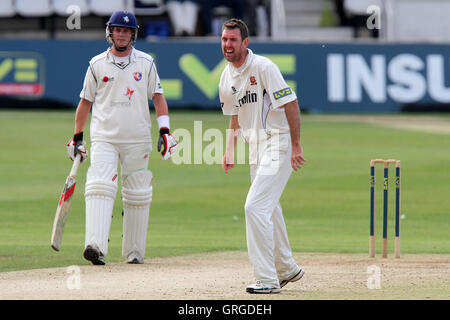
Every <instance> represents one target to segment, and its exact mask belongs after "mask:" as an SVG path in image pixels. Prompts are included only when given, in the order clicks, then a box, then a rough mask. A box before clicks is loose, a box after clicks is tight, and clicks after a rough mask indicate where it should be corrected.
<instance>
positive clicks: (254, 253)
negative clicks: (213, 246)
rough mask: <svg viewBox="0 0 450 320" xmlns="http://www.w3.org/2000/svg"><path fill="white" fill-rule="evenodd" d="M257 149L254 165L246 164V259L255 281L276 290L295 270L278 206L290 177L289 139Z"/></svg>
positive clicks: (276, 139)
mask: <svg viewBox="0 0 450 320" xmlns="http://www.w3.org/2000/svg"><path fill="white" fill-rule="evenodd" d="M251 147H252V146H251ZM253 147H255V146H253ZM258 148H259V150H258V154H259V157H258V161H257V163H254V164H252V163H251V164H250V175H251V181H252V185H251V187H250V190H249V192H248V195H247V200H246V202H245V218H246V231H247V248H248V255H249V258H250V262H251V264H252V266H253V270H254V276H255V279H256V280H257V281H261V283H262V284H265V285H272V286H276V287H278V286H279V279H286V278H287V277H288V276H290V275H291V274H292V273H293V272H295V271H296V270H298V266H297V264H296V263H295V261H294V258H293V256H292V250H291V247H290V245H289V240H288V235H287V231H286V224H285V222H284V218H283V213H282V210H281V206H280V203H279V201H280V197H281V194H282V193H283V190H284V187H285V186H286V183H287V181H288V180H289V177H290V175H291V173H292V167H291V161H290V157H291V150H292V146H291V140H290V135H289V134H280V135H276V136H272V137H271V138H269V139H268V140H267V143H266V144H265V145H261V144H259V145H258Z"/></svg>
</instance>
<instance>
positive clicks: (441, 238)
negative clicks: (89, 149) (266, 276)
mask: <svg viewBox="0 0 450 320" xmlns="http://www.w3.org/2000/svg"><path fill="white" fill-rule="evenodd" d="M153 115H154V113H153ZM393 117H395V116H393ZM442 117H443V118H444V119H446V120H449V121H450V117H449V116H448V115H445V116H442ZM194 120H202V121H203V123H202V126H203V132H204V131H205V130H206V129H208V128H218V129H220V130H222V131H224V130H225V128H227V125H228V123H227V122H228V120H227V117H224V116H222V115H221V114H220V113H219V112H217V113H213V112H194V111H192V112H173V113H172V115H171V126H172V127H173V128H186V129H188V130H190V131H191V132H193V123H194ZM154 123H155V121H154ZM449 123H450V122H449ZM73 125H74V113H73V112H32V111H24V112H11V111H0V146H1V152H0V164H1V165H0V271H11V270H19V269H33V268H43V267H56V266H67V265H73V264H76V265H83V264H88V262H87V261H85V260H84V259H83V258H82V252H83V247H84V222H85V218H84V197H83V193H84V183H85V181H86V180H85V179H86V171H87V168H88V166H87V165H86V164H84V165H82V166H81V167H80V169H79V173H78V177H77V180H78V184H77V189H76V191H75V195H74V197H73V199H72V207H71V211H70V215H69V217H68V221H67V225H66V230H65V234H64V239H63V244H62V250H61V252H55V251H53V250H52V249H51V248H50V235H51V229H52V223H53V218H54V214H55V209H56V206H57V202H58V196H59V194H60V192H61V188H62V186H63V183H64V180H65V178H66V176H67V174H68V172H69V170H70V166H71V162H70V160H68V158H67V155H66V150H65V144H66V143H67V140H68V139H69V138H70V137H71V135H72V133H73ZM86 136H87V137H88V136H89V135H88V134H87V131H86ZM153 137H156V130H153ZM87 140H88V139H87ZM154 140H156V139H154ZM302 141H303V148H304V156H305V158H306V159H307V164H306V165H305V167H304V168H303V169H302V170H301V171H300V172H297V173H294V174H293V176H292V177H291V179H290V180H289V182H288V185H287V187H286V189H285V191H284V193H283V197H282V199H281V204H282V206H283V210H284V215H285V220H286V224H287V229H288V233H289V238H290V242H291V246H292V249H293V251H296V252H328V253H333V252H336V253H365V252H368V231H369V161H370V159H374V158H395V159H401V160H402V214H404V216H405V217H404V219H402V220H401V224H402V226H401V249H402V253H447V254H448V253H450V238H449V237H448V232H449V230H450V228H449V210H450V197H449V195H450V183H449V177H450V162H449V159H450V136H449V134H444V133H443V134H440V133H426V132H420V131H412V130H404V129H395V128H390V127H385V126H380V125H373V124H367V123H363V122H354V121H330V118H329V117H327V118H324V119H323V120H321V117H320V116H316V115H314V116H312V115H304V116H303V126H302ZM208 144H210V142H203V149H204V148H205V147H206V146H207V145H208ZM153 146H154V149H156V147H155V141H154V143H153ZM149 168H150V169H151V170H152V172H153V174H154V191H153V202H152V205H151V209H150V220H149V231H148V238H147V244H148V246H147V258H149V257H164V256H172V255H179V254H186V253H200V252H210V251H223V250H245V249H246V241H245V221H244V212H243V206H244V202H245V197H246V194H247V192H248V189H249V186H250V181H249V168H248V165H239V166H237V167H235V168H234V169H232V170H231V172H230V173H229V174H228V175H225V174H224V173H223V172H222V170H221V166H220V165H219V164H215V165H206V164H197V165H175V164H173V163H172V162H171V161H162V160H161V159H160V156H159V155H158V154H157V152H156V150H154V151H153V152H152V155H151V159H150V166H149ZM379 168H381V167H379ZM393 173H394V171H391V177H393V176H394V174H393ZM391 181H392V182H391V185H390V186H391V188H390V189H391V201H392V203H391V209H390V220H389V224H390V225H389V238H390V241H389V251H390V253H391V254H392V252H393V243H394V241H393V238H394V228H393V227H394V223H393V221H394V220H393V208H394V206H393V200H394V196H393V195H394V184H393V179H391ZM377 182H378V183H377V191H378V194H377V208H378V212H377V220H376V221H377V225H376V235H377V252H378V253H379V252H380V249H381V236H380V235H381V210H380V209H381V198H382V197H381V192H382V191H381V184H382V170H381V169H379V170H378V171H377ZM120 198H121V194H120V185H119V191H118V193H117V197H116V205H115V207H114V212H113V216H114V217H113V220H112V225H111V232H110V243H109V252H108V256H107V261H110V262H112V261H122V257H121V241H122V239H121V234H122V217H121V211H122V206H121V200H120Z"/></svg>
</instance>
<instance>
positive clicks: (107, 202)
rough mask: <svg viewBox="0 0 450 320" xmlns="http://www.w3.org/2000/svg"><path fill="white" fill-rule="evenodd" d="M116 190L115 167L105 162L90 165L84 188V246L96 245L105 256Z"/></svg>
mask: <svg viewBox="0 0 450 320" xmlns="http://www.w3.org/2000/svg"><path fill="white" fill-rule="evenodd" d="M116 192H117V170H116V168H114V167H113V166H111V165H109V164H106V163H96V164H93V165H91V166H90V167H89V169H88V173H87V178H86V189H85V198H86V236H85V246H88V245H96V246H97V247H98V248H99V249H100V251H101V252H102V253H103V255H105V256H106V254H107V252H108V236H109V230H110V227H111V219H112V211H113V206H114V199H115V197H116Z"/></svg>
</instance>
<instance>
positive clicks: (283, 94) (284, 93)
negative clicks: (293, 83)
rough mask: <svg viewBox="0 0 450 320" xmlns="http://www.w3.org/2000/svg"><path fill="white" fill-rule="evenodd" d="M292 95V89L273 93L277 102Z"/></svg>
mask: <svg viewBox="0 0 450 320" xmlns="http://www.w3.org/2000/svg"><path fill="white" fill-rule="evenodd" d="M290 94H292V90H291V88H284V89H281V90H278V91H275V92H274V93H273V97H274V98H275V100H278V99H281V98H284V97H286V96H288V95H290Z"/></svg>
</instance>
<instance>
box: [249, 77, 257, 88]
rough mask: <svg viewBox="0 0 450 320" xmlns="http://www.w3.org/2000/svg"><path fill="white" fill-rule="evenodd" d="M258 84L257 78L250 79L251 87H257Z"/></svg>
mask: <svg viewBox="0 0 450 320" xmlns="http://www.w3.org/2000/svg"><path fill="white" fill-rule="evenodd" d="M257 84H258V83H257V82H256V78H255V77H254V76H251V77H250V85H252V86H255V85H257Z"/></svg>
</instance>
